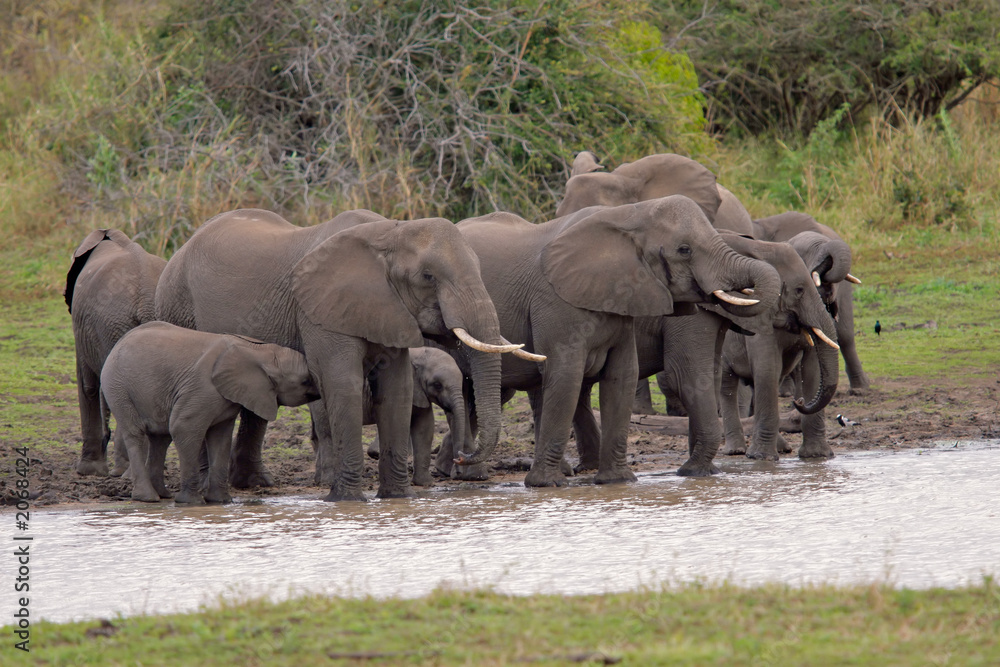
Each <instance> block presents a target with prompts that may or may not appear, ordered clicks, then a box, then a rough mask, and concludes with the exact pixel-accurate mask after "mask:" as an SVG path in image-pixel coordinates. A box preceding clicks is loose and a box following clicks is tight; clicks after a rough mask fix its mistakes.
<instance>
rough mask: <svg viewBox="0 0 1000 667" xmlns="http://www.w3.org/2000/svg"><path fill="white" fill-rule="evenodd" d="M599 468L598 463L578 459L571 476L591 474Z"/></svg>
mask: <svg viewBox="0 0 1000 667" xmlns="http://www.w3.org/2000/svg"><path fill="white" fill-rule="evenodd" d="M599 467H600V464H599V463H598V461H589V460H587V459H580V462H579V463H577V464H576V466H574V467H573V474H574V475H580V474H582V473H585V472H593V471H595V470H597V469H598V468H599Z"/></svg>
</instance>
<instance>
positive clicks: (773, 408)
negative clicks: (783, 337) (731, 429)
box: [747, 334, 781, 461]
mask: <svg viewBox="0 0 1000 667" xmlns="http://www.w3.org/2000/svg"><path fill="white" fill-rule="evenodd" d="M756 337H762V334H758V335H757V336H756ZM748 349H750V352H751V354H750V357H749V358H750V369H751V373H752V374H753V399H754V415H753V435H752V436H751V438H750V447H749V448H748V449H747V458H751V459H764V460H768V461H777V460H778V421H779V419H780V414H779V407H778V385H779V384H780V381H781V352H780V350H778V347H777V344H776V343H775V342H774V340H773V338H764V340H762V341H761V344H759V345H754V346H752V347H750V348H748Z"/></svg>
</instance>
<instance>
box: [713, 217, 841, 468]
mask: <svg viewBox="0 0 1000 667" xmlns="http://www.w3.org/2000/svg"><path fill="white" fill-rule="evenodd" d="M726 242H727V243H729V244H730V245H731V246H732V247H733V248H734V249H736V250H737V251H739V252H740V254H743V255H747V256H750V257H756V258H758V259H762V260H764V261H767V262H768V263H770V264H772V265H773V266H775V267H778V273H779V275H781V277H782V286H781V299H780V300H779V307H778V310H777V311H776V312H775V313H773V314H772V315H771V317H770V318H769V319H768V320H767V321H763V320H762V319H761V318H741V317H731V316H730V317H731V319H732V320H733V321H734V322H735V323H736V324H737V325H738V326H739V327H740V328H741V329H744V330H748V331H752V332H753V333H754V334H755V335H753V336H745V335H741V334H738V333H735V332H733V331H729V332H727V333H726V338H725V342H724V344H723V346H722V355H721V358H720V363H721V370H722V386H721V395H720V411H721V413H722V424H723V431H724V434H725V445H724V447H723V453H725V454H741V453H743V452H746V455H747V456H748V457H749V458H753V459H771V460H777V458H778V448H777V442H778V421H779V400H778V387H779V385H780V383H781V380H782V378H784V377H785V376H787V375H788V374H789V373H790V372H791V371H792V370H793V369H794V368H795V366H796V364H801V365H802V386H801V387H800V391H801V393H800V396H799V397H798V398H796V399H795V407H796V408H797V409H798V410H799V412H801V413H802V414H803V416H802V432H803V440H802V446H801V447H799V457H800V458H804V459H806V458H830V457H832V456H833V450H832V449H831V448H830V446H829V444H827V442H826V434H825V424H824V420H823V414H822V410H823V408H825V407H826V405H827V404H828V403H829V402H830V399H832V398H833V395H834V394H835V393H836V391H837V380H838V374H839V367H838V363H837V357H838V354H837V350H839V349H840V348H839V346H838V344H837V342H836V340H835V339H836V335H837V334H836V328H835V326H834V322H833V318H832V317H831V316H830V314H829V313H828V312H827V310H826V304H824V303H823V301H822V299H821V298H820V296H819V293H818V292H817V291H816V287H815V284H814V282H813V278H812V275H811V271H810V270H809V269H807V268H806V265H805V263H803V261H802V259H801V258H800V257H799V255H798V253H797V252H796V250H795V248H793V246H792V245H791V244H788V243H771V242H767V241H756V240H752V239H746V238H743V237H740V236H735V235H726ZM712 308H713V309H715V310H718V309H717V308H715V307H712ZM740 378H743V379H745V380H748V381H750V382H751V383H752V384H753V389H754V428H753V435H752V438H751V444H750V447H749V448H747V447H746V440H745V439H744V436H743V427H742V424H741V423H740V413H739V405H738V403H737V400H738V399H737V392H738V383H739V379H740ZM804 397H807V398H808V402H805V398H804Z"/></svg>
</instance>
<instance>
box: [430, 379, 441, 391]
mask: <svg viewBox="0 0 1000 667" xmlns="http://www.w3.org/2000/svg"><path fill="white" fill-rule="evenodd" d="M441 386H442V385H441V383H440V382H437V381H435V382H431V389H433V390H434V391H441Z"/></svg>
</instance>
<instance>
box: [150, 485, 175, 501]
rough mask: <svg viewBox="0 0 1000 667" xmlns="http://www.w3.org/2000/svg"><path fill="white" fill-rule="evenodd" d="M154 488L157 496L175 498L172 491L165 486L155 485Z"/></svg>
mask: <svg viewBox="0 0 1000 667" xmlns="http://www.w3.org/2000/svg"><path fill="white" fill-rule="evenodd" d="M153 488H154V489H156V493H157V495H159V496H160V497H161V498H173V497H174V494H173V493H171V491H170V489H168V488H167V487H165V486H163V485H162V484H153Z"/></svg>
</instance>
